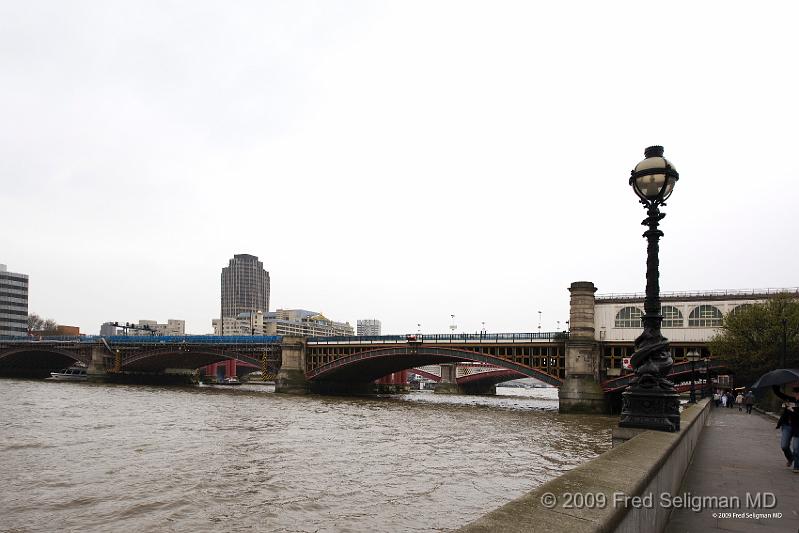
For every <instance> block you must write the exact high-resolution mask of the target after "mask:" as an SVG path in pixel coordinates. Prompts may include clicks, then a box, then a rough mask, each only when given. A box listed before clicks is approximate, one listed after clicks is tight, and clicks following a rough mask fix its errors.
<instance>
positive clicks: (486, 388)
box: [458, 383, 497, 396]
mask: <svg viewBox="0 0 799 533" xmlns="http://www.w3.org/2000/svg"><path fill="white" fill-rule="evenodd" d="M458 393H459V394H473V395H475V396H493V395H495V394H496V393H497V386H496V385H494V384H484V383H468V384H463V385H458Z"/></svg>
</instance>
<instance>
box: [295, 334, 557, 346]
mask: <svg viewBox="0 0 799 533" xmlns="http://www.w3.org/2000/svg"><path fill="white" fill-rule="evenodd" d="M568 335H569V334H568V333H566V332H563V331H552V332H542V333H458V334H448V333H443V334H428V333H424V334H420V333H415V334H414V333H412V334H408V335H379V336H371V335H364V336H347V337H309V338H308V342H309V343H312V344H401V343H408V342H431V343H442V342H444V343H447V342H449V343H464V342H469V343H472V342H474V343H481V342H486V343H500V342H531V341H555V340H566V339H567V338H568Z"/></svg>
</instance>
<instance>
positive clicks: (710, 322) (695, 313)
mask: <svg viewBox="0 0 799 533" xmlns="http://www.w3.org/2000/svg"><path fill="white" fill-rule="evenodd" d="M721 319H722V315H721V311H719V308H718V307H716V306H713V305H700V306H699V307H694V309H693V310H692V311H691V314H690V315H688V327H691V328H718V327H720V326H721Z"/></svg>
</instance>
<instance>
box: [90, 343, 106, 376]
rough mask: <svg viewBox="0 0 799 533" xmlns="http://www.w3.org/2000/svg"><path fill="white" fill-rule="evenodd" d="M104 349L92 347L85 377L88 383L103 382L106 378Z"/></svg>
mask: <svg viewBox="0 0 799 533" xmlns="http://www.w3.org/2000/svg"><path fill="white" fill-rule="evenodd" d="M106 353H107V352H106V349H105V347H104V346H92V359H91V361H89V368H87V369H86V375H87V376H88V380H89V381H105V380H106V377H107V376H108V374H107V372H106V367H105V356H106Z"/></svg>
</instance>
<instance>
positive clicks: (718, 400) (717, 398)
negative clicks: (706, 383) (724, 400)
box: [713, 389, 721, 407]
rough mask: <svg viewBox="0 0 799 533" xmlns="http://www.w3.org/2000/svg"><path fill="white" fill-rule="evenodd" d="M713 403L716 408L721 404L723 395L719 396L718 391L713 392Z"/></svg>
mask: <svg viewBox="0 0 799 533" xmlns="http://www.w3.org/2000/svg"><path fill="white" fill-rule="evenodd" d="M713 403H714V404H716V407H718V406H719V404H720V403H721V394H719V390H718V389H716V390H715V391H714V392H713Z"/></svg>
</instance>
